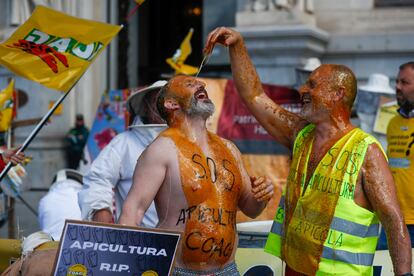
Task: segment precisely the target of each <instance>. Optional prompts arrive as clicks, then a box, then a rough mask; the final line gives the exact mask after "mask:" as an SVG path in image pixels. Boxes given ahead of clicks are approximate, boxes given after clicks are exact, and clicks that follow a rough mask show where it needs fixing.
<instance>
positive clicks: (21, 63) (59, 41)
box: [0, 6, 121, 92]
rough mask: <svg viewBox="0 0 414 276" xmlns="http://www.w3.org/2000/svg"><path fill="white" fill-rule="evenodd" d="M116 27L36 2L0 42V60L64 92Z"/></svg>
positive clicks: (82, 71) (16, 71) (6, 65)
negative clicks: (25, 19)
mask: <svg viewBox="0 0 414 276" xmlns="http://www.w3.org/2000/svg"><path fill="white" fill-rule="evenodd" d="M120 29H121V26H116V25H110V24H105V23H101V22H97V21H92V20H86V19H80V18H77V17H73V16H69V15H66V14H64V13H62V12H58V11H55V10H53V9H49V8H46V7H43V6H37V7H36V9H35V10H34V12H33V14H32V15H31V16H30V18H29V19H28V20H27V21H26V22H25V23H24V24H23V25H22V26H20V27H19V28H18V29H17V30H16V31H15V32H14V33H13V35H12V36H11V37H10V38H9V39H7V40H6V41H5V42H4V43H2V44H0V64H2V65H4V66H5V67H7V68H8V69H10V70H11V71H13V72H15V73H16V74H18V75H20V76H22V77H25V78H27V79H30V80H33V81H36V82H38V83H40V84H42V85H44V86H46V87H49V88H52V89H56V90H59V91H63V92H67V91H68V90H69V89H70V88H71V87H72V86H73V85H74V83H75V82H76V81H77V80H78V79H79V78H80V77H81V76H82V74H83V73H84V72H85V70H86V69H87V68H88V66H89V65H90V64H91V62H92V61H93V60H94V59H95V58H96V57H97V56H98V55H99V53H101V52H102V50H103V49H104V48H105V46H106V45H107V44H108V43H109V42H110V41H111V40H112V38H113V37H114V36H115V35H116V34H117V33H118V32H119V30H120Z"/></svg>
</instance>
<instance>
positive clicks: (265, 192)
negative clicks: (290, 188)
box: [250, 176, 274, 202]
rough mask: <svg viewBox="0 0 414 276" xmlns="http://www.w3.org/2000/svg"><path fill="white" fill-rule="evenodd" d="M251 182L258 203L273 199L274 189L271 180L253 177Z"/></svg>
mask: <svg viewBox="0 0 414 276" xmlns="http://www.w3.org/2000/svg"><path fill="white" fill-rule="evenodd" d="M250 180H251V183H252V192H253V196H254V198H255V199H256V200H257V201H258V202H262V201H269V200H270V199H271V198H272V196H273V192H274V191H273V190H274V188H273V183H272V181H271V180H270V179H268V178H267V177H263V176H260V177H258V178H256V177H255V176H251V177H250Z"/></svg>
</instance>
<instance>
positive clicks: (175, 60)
mask: <svg viewBox="0 0 414 276" xmlns="http://www.w3.org/2000/svg"><path fill="white" fill-rule="evenodd" d="M193 32H194V30H193V28H191V29H190V31H189V32H188V34H187V35H186V37H185V38H184V40H183V42H181V45H180V48H179V49H177V50H176V51H175V53H174V55H173V56H172V57H171V58H167V59H166V62H167V63H168V64H169V65H170V66H171V67H172V68H173V69H174V70H175V74H186V75H194V74H196V73H197V71H198V68H197V67H194V66H191V65H187V64H184V62H185V60H186V59H187V57H188V56H189V55H190V54H191V51H192V49H191V42H190V41H191V37H192V36H193Z"/></svg>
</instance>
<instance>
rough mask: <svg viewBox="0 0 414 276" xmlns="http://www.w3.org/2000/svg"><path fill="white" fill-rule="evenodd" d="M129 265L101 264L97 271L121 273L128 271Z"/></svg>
mask: <svg viewBox="0 0 414 276" xmlns="http://www.w3.org/2000/svg"><path fill="white" fill-rule="evenodd" d="M128 269H129V265H126V264H112V265H111V264H108V263H101V266H100V267H99V270H101V271H110V272H123V271H128Z"/></svg>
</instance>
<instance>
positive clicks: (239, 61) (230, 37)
mask: <svg viewBox="0 0 414 276" xmlns="http://www.w3.org/2000/svg"><path fill="white" fill-rule="evenodd" d="M216 43H218V44H221V45H224V46H228V47H229V51H230V62H231V69H232V73H233V79H234V82H235V84H236V87H237V90H238V92H239V94H240V96H241V97H242V99H243V100H244V102H245V103H246V105H247V107H248V108H249V110H250V111H251V112H252V114H253V115H254V116H255V117H256V119H257V120H258V121H259V122H260V124H261V125H262V126H263V127H264V128H265V129H266V130H267V132H268V133H269V134H270V135H272V136H273V137H274V138H275V139H276V140H277V141H278V142H279V143H281V144H283V145H284V146H286V147H288V148H292V146H293V141H294V139H295V137H296V134H297V133H298V131H299V130H300V129H302V128H303V127H304V126H305V125H306V124H307V122H306V121H305V120H303V119H301V118H300V117H299V116H297V115H296V114H293V113H291V112H289V111H287V110H285V109H283V108H282V107H280V106H279V105H277V104H276V103H274V102H273V101H272V100H271V99H270V98H269V97H267V96H266V94H265V93H264V91H263V88H262V84H261V82H260V79H259V76H258V74H257V72H256V69H255V67H254V65H253V63H252V61H251V59H250V57H249V55H248V53H247V49H246V47H245V45H244V41H243V38H242V36H241V35H240V33H238V32H236V31H235V30H232V29H230V28H225V27H220V28H217V29H215V30H214V31H212V32H211V33H210V34H209V35H208V38H207V42H206V46H205V48H204V52H205V53H210V52H211V51H212V49H213V47H214V45H215V44H216Z"/></svg>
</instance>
